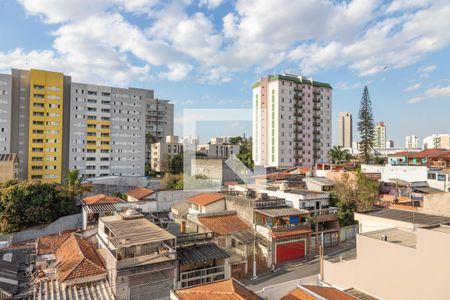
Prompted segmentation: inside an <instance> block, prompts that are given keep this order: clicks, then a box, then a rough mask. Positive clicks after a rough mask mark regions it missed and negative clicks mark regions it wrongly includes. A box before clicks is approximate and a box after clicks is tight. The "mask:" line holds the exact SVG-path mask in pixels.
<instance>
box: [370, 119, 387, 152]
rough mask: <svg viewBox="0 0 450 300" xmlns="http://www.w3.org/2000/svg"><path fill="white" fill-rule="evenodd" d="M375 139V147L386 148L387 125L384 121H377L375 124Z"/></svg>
mask: <svg viewBox="0 0 450 300" xmlns="http://www.w3.org/2000/svg"><path fill="white" fill-rule="evenodd" d="M374 133H375V134H374V139H373V147H374V148H385V147H386V125H385V124H384V122H383V121H381V122H379V123H377V124H376V125H375V132H374Z"/></svg>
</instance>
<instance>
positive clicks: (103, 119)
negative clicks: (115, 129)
mask: <svg viewBox="0 0 450 300" xmlns="http://www.w3.org/2000/svg"><path fill="white" fill-rule="evenodd" d="M109 120H110V117H102V121H109Z"/></svg>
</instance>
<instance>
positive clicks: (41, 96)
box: [33, 93, 45, 99]
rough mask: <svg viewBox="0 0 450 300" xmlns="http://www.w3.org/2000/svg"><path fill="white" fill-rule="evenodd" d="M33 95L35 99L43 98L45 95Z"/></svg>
mask: <svg viewBox="0 0 450 300" xmlns="http://www.w3.org/2000/svg"><path fill="white" fill-rule="evenodd" d="M33 97H34V98H36V99H44V97H45V96H44V94H36V93H35V94H33Z"/></svg>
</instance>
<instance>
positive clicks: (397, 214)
mask: <svg viewBox="0 0 450 300" xmlns="http://www.w3.org/2000/svg"><path fill="white" fill-rule="evenodd" d="M357 214H362V215H367V216H373V217H379V218H384V219H390V220H396V221H401V222H407V223H413V224H420V225H434V224H439V223H447V222H450V218H449V217H443V216H436V215H429V214H424V213H418V212H413V211H406V210H400V209H392V208H382V209H375V210H370V211H365V212H358V213H357Z"/></svg>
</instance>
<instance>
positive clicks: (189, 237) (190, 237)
mask: <svg viewBox="0 0 450 300" xmlns="http://www.w3.org/2000/svg"><path fill="white" fill-rule="evenodd" d="M213 237H214V234H213V233H212V232H204V233H191V234H185V235H180V236H177V245H181V244H192V243H198V242H205V241H210V240H212V239H213Z"/></svg>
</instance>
